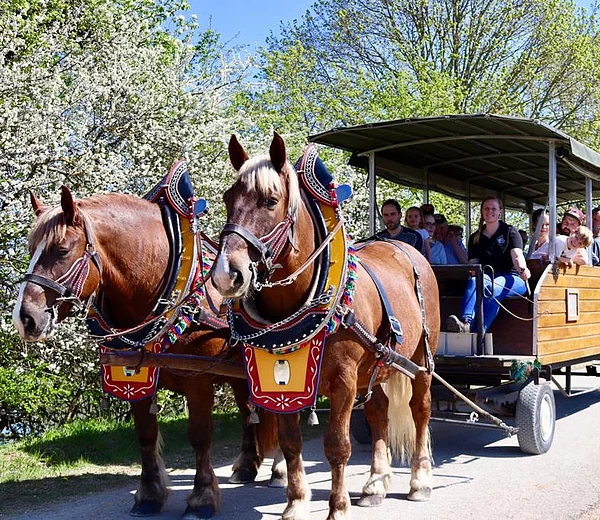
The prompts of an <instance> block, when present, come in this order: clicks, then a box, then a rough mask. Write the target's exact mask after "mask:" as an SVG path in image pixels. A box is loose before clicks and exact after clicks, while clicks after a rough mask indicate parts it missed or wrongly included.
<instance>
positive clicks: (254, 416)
mask: <svg viewBox="0 0 600 520" xmlns="http://www.w3.org/2000/svg"><path fill="white" fill-rule="evenodd" d="M248 408H249V409H250V417H249V418H248V424H258V423H260V417H259V416H258V413H256V406H254V405H253V404H252V403H249V404H248Z"/></svg>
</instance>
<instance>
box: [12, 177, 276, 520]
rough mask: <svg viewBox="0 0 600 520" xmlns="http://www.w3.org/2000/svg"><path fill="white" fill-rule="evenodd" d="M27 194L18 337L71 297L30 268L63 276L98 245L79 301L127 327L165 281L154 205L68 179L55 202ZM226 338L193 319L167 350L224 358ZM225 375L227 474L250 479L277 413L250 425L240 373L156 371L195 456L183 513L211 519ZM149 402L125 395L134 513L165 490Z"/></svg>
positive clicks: (42, 334)
mask: <svg viewBox="0 0 600 520" xmlns="http://www.w3.org/2000/svg"><path fill="white" fill-rule="evenodd" d="M31 199H32V205H33V209H34V211H35V214H36V216H37V218H36V222H35V224H34V227H33V229H32V231H31V235H30V238H29V246H30V253H31V263H30V266H29V271H28V277H26V280H29V281H28V282H27V281H26V282H24V283H23V284H22V285H21V288H20V292H19V296H18V300H17V304H16V306H15V308H14V311H13V321H14V324H15V326H16V328H17V330H18V332H19V334H20V336H21V338H22V339H24V340H26V341H39V340H44V339H45V338H47V337H48V336H50V334H51V333H52V331H53V329H54V327H55V326H56V323H57V322H59V321H61V320H62V319H63V318H65V317H66V316H67V315H68V314H69V312H70V310H71V309H70V308H71V304H70V302H69V300H66V301H65V300H61V299H58V298H57V297H58V294H57V293H56V292H55V291H54V290H51V289H50V288H48V287H47V282H44V281H43V280H42V282H43V283H42V284H41V285H40V284H38V283H32V282H31V280H32V276H33V277H34V280H35V276H36V275H37V276H39V277H42V278H44V279H45V280H48V279H49V280H50V284H51V281H52V280H59V279H60V278H61V277H62V276H64V275H65V273H67V272H68V271H69V270H70V269H71V267H72V266H73V264H74V263H75V262H76V261H77V260H78V259H81V258H84V257H85V255H88V257H92V258H93V257H94V256H95V254H96V253H97V255H98V256H99V258H100V262H97V261H94V262H92V261H90V260H89V258H88V263H89V267H90V268H89V274H88V276H87V279H86V280H85V283H84V284H83V287H82V289H81V296H80V299H81V300H82V301H85V300H87V299H88V298H89V297H90V295H92V294H98V293H99V292H101V293H102V307H101V311H102V313H103V315H104V316H109V317H110V319H111V320H112V322H113V324H114V327H115V328H118V329H127V328H129V327H133V326H136V325H138V324H139V323H141V322H142V320H143V319H144V318H145V317H146V316H148V315H149V313H150V311H151V310H152V308H153V306H154V304H155V302H156V300H157V298H158V297H159V295H160V294H161V288H162V286H163V284H164V283H166V282H165V278H166V276H167V275H166V272H165V270H166V269H167V262H168V258H169V247H170V246H169V242H168V238H167V235H166V232H165V230H164V226H163V222H162V217H161V210H160V208H159V206H158V205H157V204H153V203H151V202H148V201H147V200H144V199H141V198H138V197H134V196H131V195H125V194H117V193H111V194H105V195H96V196H93V197H90V198H87V199H81V200H74V199H73V196H72V195H71V192H70V191H69V189H68V188H66V187H63V189H62V197H61V204H60V206H56V207H54V208H49V207H46V206H43V205H42V204H41V203H40V202H39V200H37V198H35V196H34V195H31ZM90 242H91V244H90ZM90 249H93V250H94V251H90ZM89 253H91V255H90V254H89ZM40 279H41V278H38V280H40ZM44 284H46V286H45V285H44ZM209 286H210V284H207V286H206V290H208V291H212V298H213V301H214V302H216V305H217V306H218V305H220V302H221V299H220V296H219V295H218V293H216V291H214V289H212V288H211V287H209ZM209 296H211V293H209ZM96 301H98V299H97V300H96ZM204 303H206V302H203V304H204ZM228 339H229V329H227V328H220V329H212V328H209V327H207V326H205V325H198V324H194V323H192V324H191V325H190V327H189V328H188V329H187V330H186V331H185V332H184V334H183V335H182V336H181V337H180V338H179V340H178V341H177V342H176V343H175V344H174V345H172V346H171V347H170V348H169V352H170V353H173V354H196V355H203V356H222V355H224V353H226V351H227V349H228ZM240 363H241V360H240ZM223 380H226V381H227V382H228V383H229V384H230V385H231V386H232V387H233V390H234V393H235V397H236V401H237V404H238V406H239V407H240V410H241V412H242V415H243V424H244V426H243V440H242V446H241V453H240V455H239V457H238V459H237V460H236V462H235V464H234V474H233V476H232V479H233V480H232V481H236V482H241V481H251V480H254V478H255V476H256V473H257V470H258V467H259V466H260V464H261V462H262V460H263V455H264V454H265V452H266V451H270V450H271V449H272V448H273V447H274V445H275V444H276V434H275V431H276V430H275V428H276V421H275V420H274V419H271V420H270V421H269V420H268V417H266V416H268V415H270V414H263V416H262V417H263V421H261V424H260V425H259V431H258V432H257V427H256V425H253V424H249V420H248V418H249V415H250V412H249V409H248V388H247V383H246V381H245V380H244V379H243V378H240V379H234V378H217V377H214V376H212V375H211V374H202V373H195V374H193V375H192V374H191V373H189V372H186V373H184V374H181V373H180V372H179V373H178V372H176V371H170V370H166V369H163V370H162V371H161V372H160V377H159V387H163V388H168V389H170V390H173V391H175V392H178V393H182V394H184V395H185V397H186V399H187V402H188V408H189V423H188V438H189V441H190V443H191V445H192V446H193V448H194V451H195V459H196V476H195V479H194V489H193V491H192V493H191V495H190V496H189V497H188V507H187V510H186V513H185V518H188V519H190V518H210V517H212V516H213V515H214V514H215V512H216V511H218V509H219V505H220V490H219V487H218V485H217V478H216V476H215V474H214V472H213V468H212V466H211V463H210V457H209V451H210V446H211V440H212V433H213V422H212V417H211V408H212V404H213V398H214V391H213V384H214V383H215V382H218V381H223ZM150 405H151V399H148V398H147V399H142V400H139V401H134V402H132V403H131V407H132V411H133V417H134V422H135V430H136V434H137V438H138V441H139V444H140V449H141V459H142V474H141V482H140V485H139V487H138V489H137V492H136V494H135V504H134V506H133V509H132V510H131V514H132V515H134V516H149V515H155V514H157V513H159V512H160V510H161V509H162V507H163V505H164V503H165V501H166V499H167V495H168V489H167V484H168V477H167V473H166V471H165V467H164V464H163V461H162V458H161V456H160V452H159V443H160V437H159V430H158V422H157V418H156V414H154V413H150ZM269 426H270V427H271V428H269ZM259 434H260V435H261V436H262V438H261V439H260V442H259V439H258V438H257V435H259Z"/></svg>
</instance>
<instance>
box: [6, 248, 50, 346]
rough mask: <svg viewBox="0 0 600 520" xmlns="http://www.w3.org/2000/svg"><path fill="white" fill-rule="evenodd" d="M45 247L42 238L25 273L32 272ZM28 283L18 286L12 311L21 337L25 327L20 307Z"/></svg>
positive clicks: (14, 322) (14, 323)
mask: <svg viewBox="0 0 600 520" xmlns="http://www.w3.org/2000/svg"><path fill="white" fill-rule="evenodd" d="M45 248H46V241H45V240H42V241H41V242H40V243H39V245H38V246H37V248H36V250H35V253H34V254H33V257H32V258H31V261H30V262H29V267H28V269H27V274H32V273H33V270H34V269H35V266H36V265H37V263H38V260H39V259H40V256H42V253H43V252H44V249H45ZM28 283H29V282H23V283H22V284H21V285H20V286H19V295H18V297H17V303H15V308H14V309H13V313H12V320H13V325H14V326H15V328H16V329H17V332H18V333H19V336H20V337H21V338H23V336H24V335H25V327H24V325H23V322H22V321H21V307H22V306H23V295H24V294H25V287H27V284H28Z"/></svg>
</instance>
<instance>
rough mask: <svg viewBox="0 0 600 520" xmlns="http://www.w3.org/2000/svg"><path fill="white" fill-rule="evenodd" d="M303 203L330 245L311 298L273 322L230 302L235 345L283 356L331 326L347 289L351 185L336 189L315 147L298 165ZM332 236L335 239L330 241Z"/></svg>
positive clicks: (323, 254) (320, 262)
mask: <svg viewBox="0 0 600 520" xmlns="http://www.w3.org/2000/svg"><path fill="white" fill-rule="evenodd" d="M296 171H297V174H298V176H299V180H300V188H301V190H302V195H303V200H304V202H305V204H306V207H307V209H308V211H309V213H310V214H311V217H312V219H313V223H314V225H315V229H316V231H317V235H318V236H317V242H318V243H319V242H323V241H324V240H325V238H326V237H327V241H328V244H327V246H326V247H325V248H324V249H323V251H322V252H321V254H320V255H319V256H318V257H317V260H315V261H317V262H318V264H317V266H316V267H317V268H316V269H315V276H314V278H313V285H312V288H311V291H310V294H311V297H309V299H308V300H307V301H306V302H305V303H304V305H302V307H300V309H298V310H297V311H296V312H295V313H293V314H292V315H291V316H288V317H287V318H285V319H283V320H281V321H279V322H277V323H270V322H267V321H266V320H262V319H260V318H258V317H256V314H255V313H250V312H249V311H248V308H247V307H245V305H247V304H244V302H243V301H242V300H236V301H229V302H228V305H229V311H228V322H229V327H230V329H231V338H232V341H233V342H242V343H244V344H246V345H250V346H253V347H258V348H261V349H266V350H268V351H269V352H272V353H276V354H283V353H285V352H290V351H293V350H296V349H298V348H300V346H301V345H303V344H306V343H307V342H309V341H310V340H311V339H312V338H313V337H315V336H316V335H317V334H319V332H321V331H322V330H323V329H325V327H326V326H327V325H328V323H329V321H330V320H331V318H332V317H333V315H334V314H335V310H336V305H337V303H338V302H339V301H340V299H341V296H342V294H343V292H344V287H345V284H346V277H347V269H348V244H347V237H346V232H345V229H344V226H343V225H341V226H340V225H339V223H340V219H341V218H342V217H341V214H340V208H339V204H340V202H342V201H343V200H345V199H346V198H348V197H349V196H350V195H351V193H352V192H351V188H350V187H349V186H347V185H343V186H336V185H335V183H334V181H333V176H332V175H331V174H330V173H329V172H328V171H327V169H326V168H325V165H324V164H323V162H322V161H321V159H320V158H319V156H318V153H317V150H316V148H315V147H314V145H309V146H307V147H306V149H305V151H304V154H303V156H302V158H301V159H300V160H299V161H298V163H297V164H296ZM330 235H331V236H330Z"/></svg>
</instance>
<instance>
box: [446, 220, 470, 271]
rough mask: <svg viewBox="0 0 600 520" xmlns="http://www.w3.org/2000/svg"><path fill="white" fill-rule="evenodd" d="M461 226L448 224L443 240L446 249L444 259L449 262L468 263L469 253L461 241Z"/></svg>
mask: <svg viewBox="0 0 600 520" xmlns="http://www.w3.org/2000/svg"><path fill="white" fill-rule="evenodd" d="M462 236H463V228H462V227H460V226H457V225H456V224H451V225H449V226H448V232H447V233H446V239H445V240H444V249H445V250H446V259H447V261H448V263H449V264H468V263H469V255H468V253H467V248H466V247H465V245H464V244H463V241H462Z"/></svg>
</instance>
